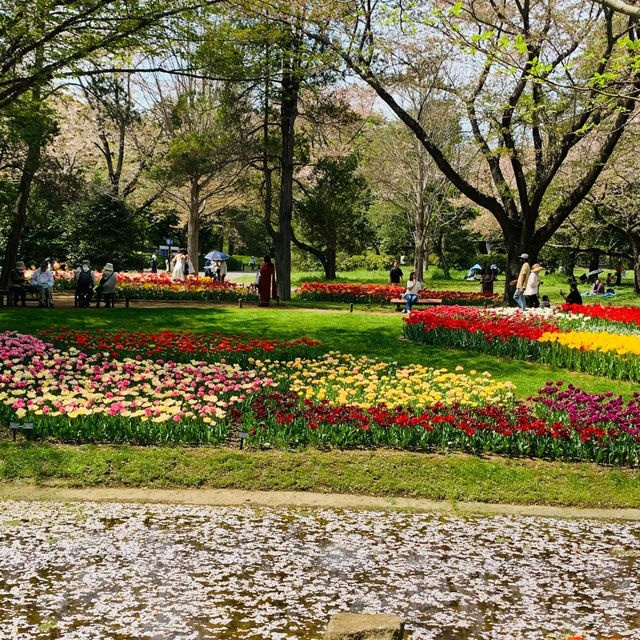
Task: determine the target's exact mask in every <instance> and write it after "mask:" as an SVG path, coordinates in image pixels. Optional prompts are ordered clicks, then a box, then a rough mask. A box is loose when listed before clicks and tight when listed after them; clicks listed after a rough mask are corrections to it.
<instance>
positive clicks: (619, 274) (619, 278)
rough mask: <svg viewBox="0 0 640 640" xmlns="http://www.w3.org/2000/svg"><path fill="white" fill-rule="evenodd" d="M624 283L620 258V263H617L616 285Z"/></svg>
mask: <svg viewBox="0 0 640 640" xmlns="http://www.w3.org/2000/svg"><path fill="white" fill-rule="evenodd" d="M621 284H622V263H621V262H620V260H618V264H617V265H616V287H619V286H620V285H621Z"/></svg>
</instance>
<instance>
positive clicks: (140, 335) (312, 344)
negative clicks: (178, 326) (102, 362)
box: [40, 327, 321, 363]
mask: <svg viewBox="0 0 640 640" xmlns="http://www.w3.org/2000/svg"><path fill="white" fill-rule="evenodd" d="M40 337H42V339H43V340H46V341H48V342H51V343H52V344H53V345H54V346H56V347H59V348H63V349H64V348H69V347H75V348H76V349H79V350H80V351H82V352H84V353H102V352H106V353H108V354H110V355H111V357H112V358H120V357H132V358H137V359H141V358H143V357H144V358H153V359H158V358H162V359H163V360H172V361H174V362H190V361H191V360H193V359H194V358H198V359H201V360H206V361H207V362H212V361H218V360H221V359H223V360H224V362H227V363H229V362H233V363H237V362H240V363H246V361H247V359H248V357H249V356H252V357H258V358H264V357H270V358H274V359H278V360H289V359H291V358H294V357H300V356H309V355H312V354H316V353H317V352H318V348H319V347H321V343H320V342H317V341H316V340H309V339H308V338H298V339H297V340H288V341H282V340H265V339H250V338H247V337H246V335H244V334H242V335H239V336H225V335H223V334H222V333H220V332H219V331H217V332H215V333H191V332H188V331H161V332H158V333H144V332H140V331H135V332H130V331H115V332H114V331H103V330H102V329H93V330H87V331H78V330H75V329H67V328H65V327H61V328H55V327H54V328H51V329H45V330H43V331H41V332H40Z"/></svg>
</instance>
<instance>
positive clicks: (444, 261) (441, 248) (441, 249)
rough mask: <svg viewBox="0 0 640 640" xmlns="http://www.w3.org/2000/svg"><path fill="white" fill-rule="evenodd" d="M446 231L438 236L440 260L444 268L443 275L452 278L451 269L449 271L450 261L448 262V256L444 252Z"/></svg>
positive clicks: (441, 266) (445, 278)
mask: <svg viewBox="0 0 640 640" xmlns="http://www.w3.org/2000/svg"><path fill="white" fill-rule="evenodd" d="M444 250H445V246H444V233H441V234H440V238H438V262H439V264H440V268H441V269H442V277H443V279H444V280H451V271H449V263H448V262H447V256H446V254H445V252H444Z"/></svg>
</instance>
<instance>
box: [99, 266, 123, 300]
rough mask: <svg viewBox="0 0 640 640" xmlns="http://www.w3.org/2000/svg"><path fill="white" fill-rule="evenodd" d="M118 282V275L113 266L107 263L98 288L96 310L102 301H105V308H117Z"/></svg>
mask: <svg viewBox="0 0 640 640" xmlns="http://www.w3.org/2000/svg"><path fill="white" fill-rule="evenodd" d="M117 282H118V274H117V273H116V272H115V271H114V270H113V264H111V262H107V264H105V265H104V269H103V271H102V278H100V282H99V283H98V286H97V287H96V308H97V307H99V306H100V299H102V300H104V306H105V307H113V306H115V305H114V302H115V294H116V284H117Z"/></svg>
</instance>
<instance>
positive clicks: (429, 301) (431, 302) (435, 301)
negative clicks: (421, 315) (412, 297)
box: [389, 298, 442, 311]
mask: <svg viewBox="0 0 640 640" xmlns="http://www.w3.org/2000/svg"><path fill="white" fill-rule="evenodd" d="M389 302H390V303H391V304H395V305H396V311H400V309H401V308H402V307H404V306H405V305H406V304H407V301H406V300H405V299H404V298H393V299H392V300H389ZM439 304H442V299H441V298H418V299H417V300H416V301H415V302H414V303H413V306H414V307H417V306H422V307H435V306H437V305H439Z"/></svg>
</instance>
